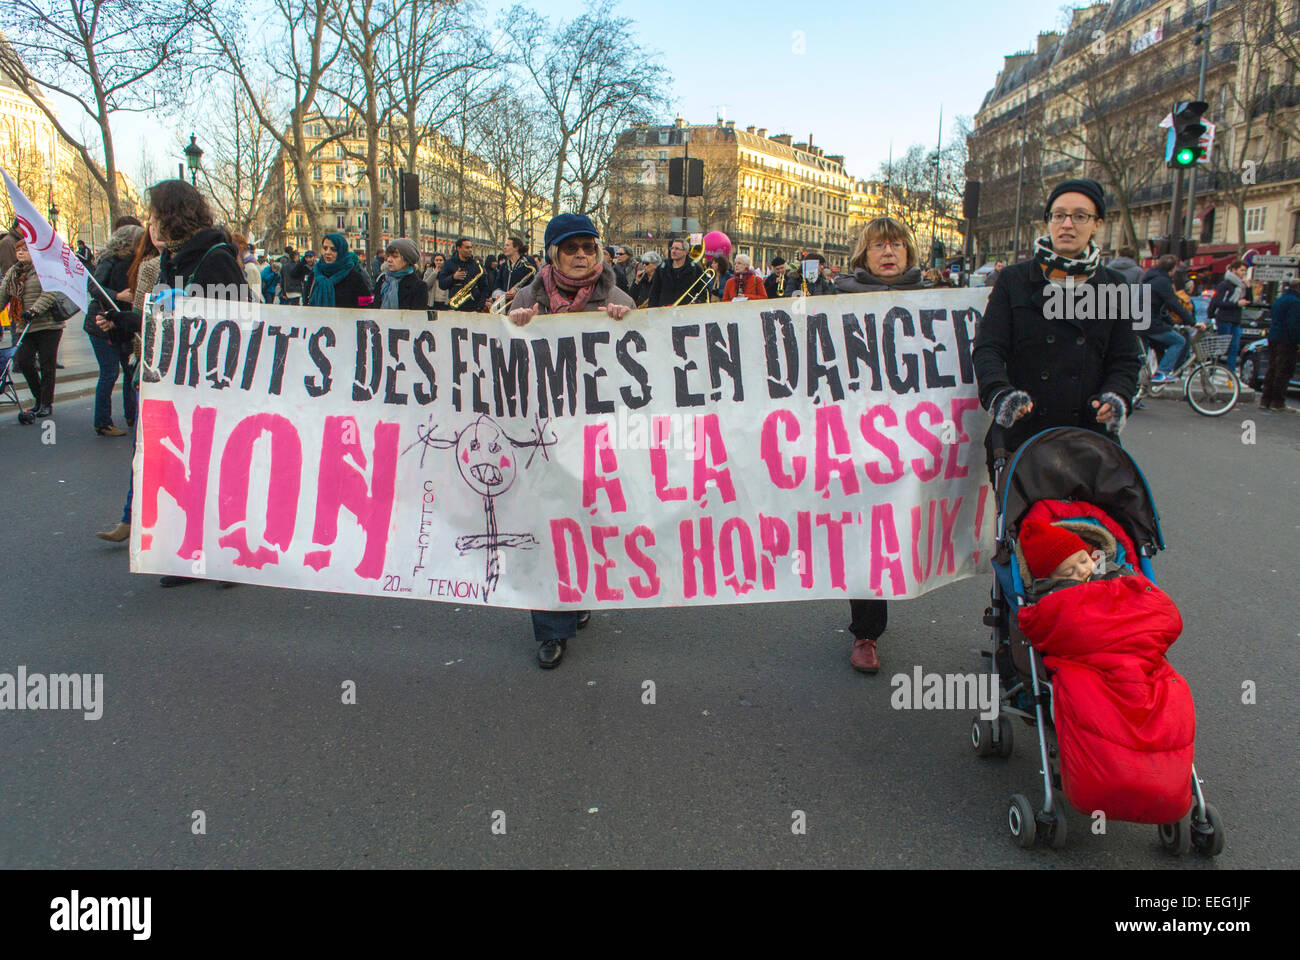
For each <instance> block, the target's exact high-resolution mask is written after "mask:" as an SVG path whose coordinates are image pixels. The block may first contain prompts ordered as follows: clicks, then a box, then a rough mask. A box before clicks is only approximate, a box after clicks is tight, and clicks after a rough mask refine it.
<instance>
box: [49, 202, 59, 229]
mask: <svg viewBox="0 0 1300 960" xmlns="http://www.w3.org/2000/svg"><path fill="white" fill-rule="evenodd" d="M50 226H51V227H53V228H54V229H55V230H56V231H57V230H58V229H59V208H58V207H56V206H55V205H54V201H53V200H51V201H50Z"/></svg>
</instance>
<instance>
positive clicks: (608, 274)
mask: <svg viewBox="0 0 1300 960" xmlns="http://www.w3.org/2000/svg"><path fill="white" fill-rule="evenodd" d="M534 303H535V304H537V312H538V313H550V312H551V298H550V297H549V296H548V295H547V293H546V284H544V283H543V282H542V275H541V272H540V271H539V272H538V274H537V276H536V277H534V278H533V282H532V283H530V284H529V285H528V286H526V287H521V288H520V289H519V291H518V292H517V293H516V294H515V298H514V300H512V301H511V302H510V309H511V310H518V309H520V308H522V307H531V306H532V305H533V304H534ZM607 303H617V304H619V305H621V306H624V307H632V308H635V307H636V304H635V303H634V302H633V301H632V298H631V297H629V296H628V295H627V294H626V293H624V292H623V291H622V290H620V289H619V288H618V282H617V281H616V280H615V277H614V268H613V267H611V266H610V265H609V264H608V263H606V264H604V270H603V271H602V272H601V275H600V276H599V277H597V278H596V287H595V289H594V290H592V291H591V299H590V300H588V301H587V307H586V311H585V312H590V311H592V310H599V309H600V308H601V307H603V306H605V304H607Z"/></svg>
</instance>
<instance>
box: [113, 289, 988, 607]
mask: <svg viewBox="0 0 1300 960" xmlns="http://www.w3.org/2000/svg"><path fill="white" fill-rule="evenodd" d="M985 298H986V292H985V291H981V290H939V291H916V292H906V293H902V292H900V293H879V294H858V295H853V296H839V297H819V298H809V299H794V300H791V299H783V300H769V301H762V300H759V301H753V300H751V301H744V302H740V303H731V304H717V305H713V306H703V307H700V306H696V307H687V308H678V309H661V310H643V311H634V312H633V313H631V314H629V315H628V317H627V318H626V319H625V320H622V321H613V320H610V319H609V318H608V317H607V316H606V315H605V314H603V313H585V314H576V315H563V316H554V317H550V316H540V317H538V318H536V319H535V320H534V321H533V322H532V323H530V324H529V325H528V326H525V327H516V326H514V325H512V324H510V323H509V322H508V321H507V320H504V319H501V318H497V317H490V316H488V315H486V314H483V315H466V314H463V313H447V312H443V313H440V314H438V315H436V318H434V319H430V316H429V315H426V314H423V313H412V312H398V311H382V312H381V311H356V310H330V309H317V308H295V307H270V306H261V305H253V304H242V303H241V304H229V303H223V302H219V301H212V300H201V299H188V300H181V301H179V304H178V307H177V309H176V311H175V312H174V313H172V314H165V313H164V314H161V315H159V316H156V317H154V318H152V319H151V321H150V322H149V324H148V325H147V327H146V344H145V368H144V375H143V377H142V384H141V413H140V434H139V438H138V444H137V449H136V460H135V500H134V511H135V515H134V518H133V519H134V524H133V527H132V541H131V563H132V569H133V570H136V571H139V572H150V573H173V574H182V575H190V576H203V577H210V578H215V579H222V580H230V581H238V582H245V583H260V584H267V585H272V586H282V587H294V588H298V589H307V590H328V591H335V592H342V593H359V594H392V595H396V596H407V597H414V598H422V599H431V600H455V601H457V602H462V603H463V602H470V603H482V604H493V605H499V606H513V607H540V608H559V607H567V606H574V607H583V608H590V607H598V606H602V605H617V606H669V605H680V604H695V603H746V602H752V601H775V600H801V599H817V598H831V597H873V596H878V597H885V598H893V597H910V596H917V595H919V594H921V593H924V592H925V591H927V590H931V589H933V588H935V587H938V586H942V585H943V584H946V583H950V582H952V581H953V580H956V579H960V578H962V577H966V576H970V575H972V574H973V573H975V572H976V570H977V568H978V566H979V564H980V562H981V560H983V561H985V562H986V561H987V555H988V550H989V548H990V546H991V542H992V532H993V504H992V498H991V492H990V490H989V487H988V483H987V477H986V474H985V470H984V461H983V450H982V445H981V440H982V437H983V435H984V432H985V429H986V427H987V423H988V420H987V415H986V414H985V413H984V412H983V411H982V410H981V409H980V407H979V403H978V401H977V399H976V390H975V384H974V371H973V368H972V364H971V356H970V354H971V343H972V340H973V338H974V330H975V323H976V322H977V321H978V319H979V317H980V315H981V313H982V310H983V307H984V301H985Z"/></svg>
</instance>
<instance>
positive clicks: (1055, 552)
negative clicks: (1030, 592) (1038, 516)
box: [1020, 520, 1089, 580]
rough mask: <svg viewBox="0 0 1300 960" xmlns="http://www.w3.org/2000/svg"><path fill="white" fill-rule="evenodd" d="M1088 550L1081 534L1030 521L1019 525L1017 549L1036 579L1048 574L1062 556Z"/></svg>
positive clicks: (1050, 573) (1048, 575) (1065, 556)
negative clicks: (1021, 525)
mask: <svg viewBox="0 0 1300 960" xmlns="http://www.w3.org/2000/svg"><path fill="white" fill-rule="evenodd" d="M1088 549H1089V548H1088V543H1087V541H1085V540H1084V539H1083V537H1081V536H1079V535H1078V534H1077V533H1074V532H1073V531H1070V530H1066V529H1063V528H1062V527H1058V526H1056V525H1054V524H1048V523H1043V522H1042V521H1041V520H1031V521H1030V522H1029V523H1026V524H1025V525H1024V526H1023V527H1021V528H1020V551H1021V553H1023V554H1024V556H1025V563H1027V564H1029V572H1030V573H1032V574H1033V575H1034V578H1035V579H1037V580H1041V579H1042V578H1044V577H1050V576H1051V575H1052V571H1053V570H1055V569H1056V568H1057V567H1059V566H1060V565H1061V563H1062V561H1064V560H1065V559H1066V558H1068V557H1071V556H1073V555H1074V554H1076V553H1078V552H1079V551H1080V550H1082V551H1084V552H1085V553H1086V552H1088Z"/></svg>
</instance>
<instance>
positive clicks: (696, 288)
mask: <svg viewBox="0 0 1300 960" xmlns="http://www.w3.org/2000/svg"><path fill="white" fill-rule="evenodd" d="M687 256H689V257H690V260H691V262H692V263H696V264H698V263H699V262H700V261H701V260H703V259H704V244H702V243H697V244H695V245H694V246H693V247H691V249H690V252H689V253H688V254H687ZM716 279H718V271H717V270H715V269H714V268H713V265H712V264H710V265H709V266H708V267H706V268H705V269H704V272H703V273H701V274H700V275H699V276H698V277H696V278H695V280H694V282H693V283H692V284H691V285H690V286H689V287H687V288H686V290H685V291H683V293H682V295H681V296H680V297H678V298H677V299H676V300H674V301H673V306H674V307H680V306H681V305H682V301H684V300H689V301H691V302H692V303H694V302H695V298H696V297H698V296H699V295H700V294H701V293H702V292H704V291H707V290H708V289H709V288H710V287H712V286H713V281H714V280H716ZM705 302H706V303H707V302H708V294H707V293H706V294H705Z"/></svg>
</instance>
